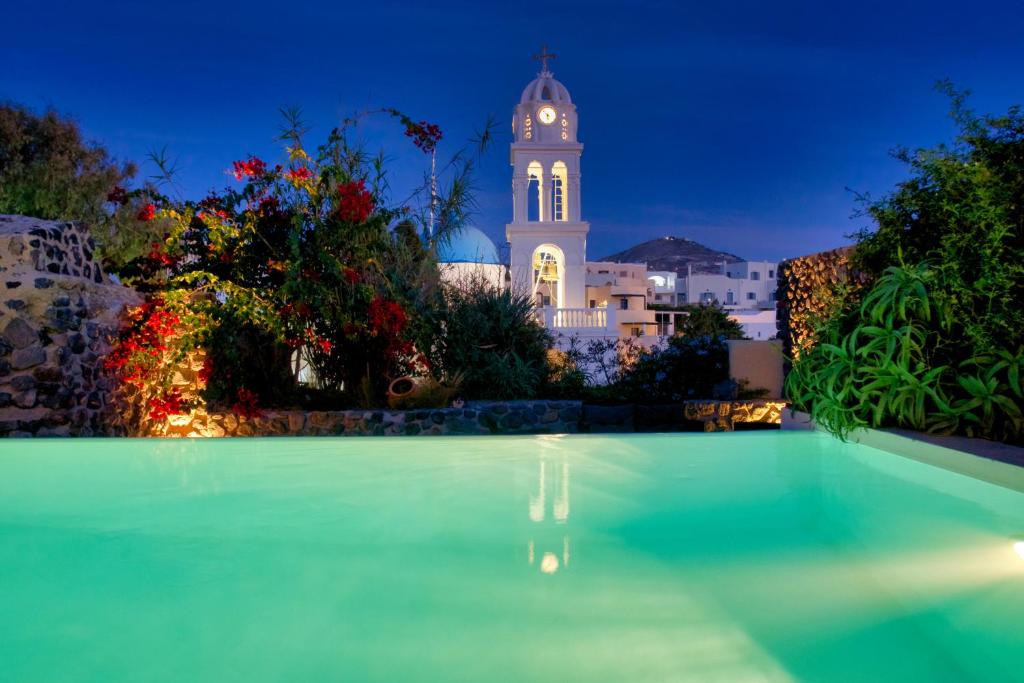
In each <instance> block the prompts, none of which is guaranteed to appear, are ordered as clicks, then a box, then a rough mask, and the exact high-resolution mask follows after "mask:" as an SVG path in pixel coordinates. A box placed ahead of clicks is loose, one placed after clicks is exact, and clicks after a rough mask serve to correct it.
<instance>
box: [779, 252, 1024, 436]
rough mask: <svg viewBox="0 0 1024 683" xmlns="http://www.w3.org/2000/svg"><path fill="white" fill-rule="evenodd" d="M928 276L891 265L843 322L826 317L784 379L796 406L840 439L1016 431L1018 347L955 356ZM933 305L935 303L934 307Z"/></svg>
mask: <svg viewBox="0 0 1024 683" xmlns="http://www.w3.org/2000/svg"><path fill="white" fill-rule="evenodd" d="M941 285H942V283H941V280H940V279H939V276H938V274H937V272H936V271H934V270H932V269H930V268H929V267H928V266H927V265H924V264H922V265H918V266H913V267H906V266H903V267H900V266H892V267H890V268H887V269H886V271H885V272H884V274H883V275H882V277H880V278H879V279H878V281H877V282H876V283H875V285H874V287H873V288H872V289H871V290H870V291H869V293H868V294H867V296H866V297H865V298H864V301H863V302H862V303H861V305H860V306H859V307H858V309H857V310H856V311H855V312H853V313H852V314H851V315H849V316H848V317H847V318H846V319H845V320H840V319H834V320H832V321H830V323H829V324H828V326H827V328H825V329H823V330H822V331H821V333H820V341H819V343H818V344H817V345H816V346H815V347H813V348H812V349H811V350H810V351H809V352H805V353H804V354H803V355H802V356H801V357H800V359H799V360H798V361H796V362H795V363H794V365H793V370H792V371H791V372H790V374H789V376H788V377H787V378H786V390H787V394H788V396H789V398H790V399H791V400H792V401H793V403H794V405H795V406H796V407H797V408H799V409H803V410H807V411H808V412H810V413H811V416H812V419H813V420H814V421H815V422H817V423H818V424H820V425H822V426H823V427H825V428H826V429H828V430H830V431H832V432H833V433H835V434H836V435H838V436H840V437H842V438H845V437H846V436H847V435H848V434H849V433H850V432H851V431H852V430H854V429H857V428H859V427H867V426H872V427H880V426H897V427H905V428H910V429H916V430H922V431H929V432H935V433H943V434H949V433H954V432H963V433H966V434H969V435H978V436H988V437H992V438H1001V439H1006V440H1011V441H1012V440H1016V439H1019V438H1020V436H1021V434H1022V431H1024V420H1022V415H1021V410H1020V400H1021V385H1020V375H1021V369H1022V367H1024V365H1022V363H1024V350H1018V351H1017V352H1015V353H1010V352H1008V351H1005V350H999V351H995V352H992V353H988V354H980V355H969V356H968V357H966V358H963V359H962V360H957V358H958V356H961V355H962V354H963V351H964V349H963V347H958V346H956V345H951V344H949V343H946V342H945V341H944V335H947V334H948V333H949V330H950V329H951V328H952V327H953V325H952V321H951V320H950V313H949V307H948V306H947V305H945V302H944V297H941V296H940V297H934V296H932V295H931V293H930V289H932V288H938V289H941ZM936 299H938V301H936Z"/></svg>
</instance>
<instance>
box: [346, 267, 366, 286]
mask: <svg viewBox="0 0 1024 683" xmlns="http://www.w3.org/2000/svg"><path fill="white" fill-rule="evenodd" d="M344 275H345V280H346V281H347V282H348V283H349V284H350V285H354V284H356V283H358V282H359V281H360V280H362V279H363V276H362V275H360V274H359V271H358V270H356V269H355V268H349V267H348V266H345V270H344Z"/></svg>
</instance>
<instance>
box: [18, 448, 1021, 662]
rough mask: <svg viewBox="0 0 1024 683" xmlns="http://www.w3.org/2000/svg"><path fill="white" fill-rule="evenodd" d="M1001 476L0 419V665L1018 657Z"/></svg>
mask: <svg viewBox="0 0 1024 683" xmlns="http://www.w3.org/2000/svg"><path fill="white" fill-rule="evenodd" d="M1022 472H1024V471H1022ZM1019 483H1020V484H1021V485H1020V486H1017V487H1015V488H1017V489H1018V490H1014V488H1006V487H1002V486H997V485H994V484H990V483H985V482H983V481H980V480H977V479H972V478H970V477H967V476H963V475H960V474H955V473H953V472H950V471H947V470H944V469H939V468H937V467H933V466H931V465H928V464H925V463H922V462H918V461H915V460H910V459H906V458H903V457H901V456H898V455H894V454H891V453H887V452H884V451H880V450H876V449H873V448H869V447H866V446H860V445H854V444H844V443H841V442H839V441H836V440H834V439H832V438H830V437H827V436H825V435H823V434H818V433H812V432H806V433H799V432H798V433H793V432H753V433H736V434H713V435H704V434H685V435H678V434H673V435H650V434H648V435H634V434H630V435H622V436H607V435H602V436H567V437H558V436H537V437H481V438H477V437H462V438H442V437H433V438H409V439H331V438H321V439H297V438H283V439H250V440H245V439H235V440H194V441H189V440H74V441H67V440H46V441H35V442H25V441H5V442H2V443H0V577H2V580H0V662H2V665H0V678H3V679H4V680H12V681H61V680H68V681H70V680H74V681H113V680H140V681H141V680H145V681H182V680H247V681H276V680H289V681H294V680H318V681H320V680H344V681H442V680H443V681H462V680H465V681H484V680H486V681H552V680H559V681H702V682H706V681H797V680H801V681H803V680H806V681H889V680H894V681H895V680H901V681H903V680H906V681H930V682H941V681H958V682H959V681H1011V680H1021V678H1022V676H1024V661H1022V653H1024V547H1022V546H1017V547H1016V548H1015V545H1014V543H1015V542H1017V541H1024V493H1021V492H1020V490H1024V475H1022V477H1021V480H1020V482H1019ZM1018 550H1019V551H1020V554H1019V555H1018V552H1017V551H1018Z"/></svg>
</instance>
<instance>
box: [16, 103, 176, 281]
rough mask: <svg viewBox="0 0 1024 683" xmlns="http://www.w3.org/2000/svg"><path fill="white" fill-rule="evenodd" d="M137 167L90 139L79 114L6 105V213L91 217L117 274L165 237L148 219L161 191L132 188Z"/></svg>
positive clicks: (86, 220) (89, 220) (106, 259)
mask: <svg viewBox="0 0 1024 683" xmlns="http://www.w3.org/2000/svg"><path fill="white" fill-rule="evenodd" d="M136 172H137V168H136V166H135V164H133V163H118V162H117V161H116V160H115V159H113V158H111V156H110V154H109V153H108V152H107V150H106V149H105V148H104V147H103V146H101V145H99V144H96V143H92V142H88V141H86V140H85V139H83V137H82V132H81V129H80V128H79V126H78V124H77V123H76V122H75V121H74V120H72V119H69V118H67V117H63V116H61V115H59V114H58V113H57V112H55V111H52V110H50V111H46V112H44V113H42V114H36V113H35V112H33V111H31V110H29V109H28V108H26V107H22V106H18V105H15V104H0V213H13V214H23V215H26V216H33V217H36V218H47V219H52V220H64V221H82V222H84V223H86V224H87V225H88V226H89V228H90V231H91V233H92V235H93V237H94V238H95V240H96V242H97V245H98V256H99V258H100V259H101V260H102V261H103V263H104V265H105V267H106V268H107V269H108V270H109V271H110V272H114V273H117V272H120V269H121V267H122V266H123V265H124V264H126V263H128V262H129V261H131V260H132V259H134V258H137V257H139V256H141V255H143V254H145V253H146V252H147V251H149V246H150V242H152V241H153V240H154V239H159V238H160V237H161V235H160V234H158V233H157V231H156V230H154V226H153V224H151V223H149V222H147V221H146V220H143V219H142V218H143V217H145V215H146V213H145V212H146V207H147V206H148V205H149V202H150V200H151V195H153V194H154V193H155V189H154V188H153V187H151V186H148V185H147V186H144V187H142V188H139V189H135V190H132V189H129V188H130V185H131V182H132V180H133V178H134V177H135V174H136Z"/></svg>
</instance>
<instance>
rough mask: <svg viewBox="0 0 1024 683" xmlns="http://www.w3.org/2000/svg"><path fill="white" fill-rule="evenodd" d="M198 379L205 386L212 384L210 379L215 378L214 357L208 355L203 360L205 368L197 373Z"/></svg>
mask: <svg viewBox="0 0 1024 683" xmlns="http://www.w3.org/2000/svg"><path fill="white" fill-rule="evenodd" d="M196 377H198V378H199V381H200V382H202V383H203V385H204V386H205V385H207V384H209V383H210V378H211V377H213V356H211V355H209V354H207V355H206V357H205V358H203V367H202V368H201V369H200V370H199V372H198V373H196Z"/></svg>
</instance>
